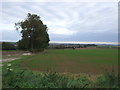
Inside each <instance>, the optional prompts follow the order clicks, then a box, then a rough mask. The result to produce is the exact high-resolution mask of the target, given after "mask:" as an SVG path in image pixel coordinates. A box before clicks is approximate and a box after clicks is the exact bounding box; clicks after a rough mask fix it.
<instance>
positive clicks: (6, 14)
mask: <svg viewBox="0 0 120 90" xmlns="http://www.w3.org/2000/svg"><path fill="white" fill-rule="evenodd" d="M27 13H32V14H37V15H39V16H40V17H41V20H42V21H43V23H44V24H46V25H47V26H48V28H49V29H48V33H49V37H50V40H51V41H52V42H55V41H59V42H118V3H117V2H2V27H0V31H2V40H0V41H18V40H20V34H19V32H17V31H16V30H15V28H14V23H16V22H19V21H22V20H24V19H25V18H26V16H27Z"/></svg>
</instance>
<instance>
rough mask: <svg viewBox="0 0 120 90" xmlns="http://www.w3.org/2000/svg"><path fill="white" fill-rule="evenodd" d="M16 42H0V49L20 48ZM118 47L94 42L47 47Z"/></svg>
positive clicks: (54, 44)
mask: <svg viewBox="0 0 120 90" xmlns="http://www.w3.org/2000/svg"><path fill="white" fill-rule="evenodd" d="M17 44H18V43H17V42H0V46H2V47H0V50H21V49H20V48H19V46H18V45H17ZM89 47H93V48H118V46H115V45H96V44H56V43H50V44H49V46H48V48H47V49H67V48H68V49H75V48H89Z"/></svg>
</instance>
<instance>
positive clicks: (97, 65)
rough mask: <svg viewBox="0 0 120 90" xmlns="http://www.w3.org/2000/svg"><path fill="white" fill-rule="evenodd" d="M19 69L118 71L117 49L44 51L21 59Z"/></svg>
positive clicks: (88, 71) (96, 72)
mask: <svg viewBox="0 0 120 90" xmlns="http://www.w3.org/2000/svg"><path fill="white" fill-rule="evenodd" d="M20 67H22V68H27V69H29V70H32V71H37V72H46V71H52V72H58V73H87V74H101V73H104V72H105V71H106V70H107V71H111V70H113V69H114V71H115V72H116V73H117V71H118V50H117V49H78V50H77V49H76V50H72V49H63V50H58V49H57V50H46V51H44V52H43V53H38V54H33V55H31V56H27V58H22V60H21V62H20Z"/></svg>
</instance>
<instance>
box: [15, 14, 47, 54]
mask: <svg viewBox="0 0 120 90" xmlns="http://www.w3.org/2000/svg"><path fill="white" fill-rule="evenodd" d="M15 27H16V30H18V29H20V28H21V29H22V30H21V35H22V39H21V40H19V42H18V46H19V49H22V50H29V51H32V52H35V51H42V50H44V48H46V47H47V46H48V42H49V35H48V33H47V30H48V28H47V26H46V25H44V24H43V22H42V21H41V20H40V17H39V16H37V15H36V14H30V13H28V16H27V18H26V19H25V20H24V21H21V22H18V23H15Z"/></svg>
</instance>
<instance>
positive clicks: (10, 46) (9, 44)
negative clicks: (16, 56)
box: [0, 42, 17, 50]
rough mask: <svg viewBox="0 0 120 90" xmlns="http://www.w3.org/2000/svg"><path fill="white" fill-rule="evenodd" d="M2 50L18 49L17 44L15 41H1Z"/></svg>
mask: <svg viewBox="0 0 120 90" xmlns="http://www.w3.org/2000/svg"><path fill="white" fill-rule="evenodd" d="M0 44H1V45H0V46H1V47H0V50H16V49H17V46H16V43H14V42H2V43H0Z"/></svg>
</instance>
